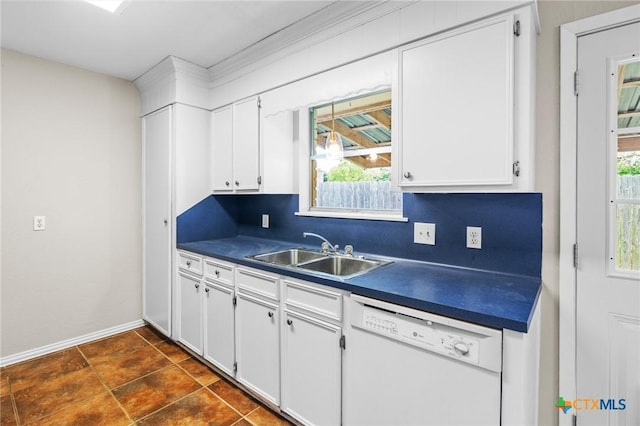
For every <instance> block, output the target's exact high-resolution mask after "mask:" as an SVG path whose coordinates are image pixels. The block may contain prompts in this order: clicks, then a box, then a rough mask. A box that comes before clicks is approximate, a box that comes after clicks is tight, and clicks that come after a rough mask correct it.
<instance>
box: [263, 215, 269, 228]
mask: <svg viewBox="0 0 640 426" xmlns="http://www.w3.org/2000/svg"><path fill="white" fill-rule="evenodd" d="M262 227H263V228H268V227H269V215H268V214H263V215H262Z"/></svg>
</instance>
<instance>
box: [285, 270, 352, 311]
mask: <svg viewBox="0 0 640 426" xmlns="http://www.w3.org/2000/svg"><path fill="white" fill-rule="evenodd" d="M283 282H284V300H285V303H286V304H287V307H289V308H296V309H298V310H302V311H306V312H309V313H314V314H317V315H320V316H323V317H325V318H328V319H332V320H336V321H342V294H340V293H338V292H336V291H331V290H329V289H326V288H324V287H320V286H317V285H315V284H310V283H302V282H299V281H292V280H284V281H283Z"/></svg>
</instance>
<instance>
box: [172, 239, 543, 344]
mask: <svg viewBox="0 0 640 426" xmlns="http://www.w3.org/2000/svg"><path fill="white" fill-rule="evenodd" d="M177 247H178V249H181V250H187V251H190V252H194V253H198V254H201V255H204V256H211V257H215V258H218V259H221V260H226V261H229V262H233V263H236V264H240V265H245V266H250V267H253V268H257V269H262V270H265V271H269V272H274V273H277V274H281V275H286V276H290V277H294V278H299V279H302V280H306V281H310V282H315V283H317V284H322V285H326V286H330V287H334V288H339V289H342V290H346V291H349V292H351V293H355V294H360V295H363V296H368V297H373V298H377V299H381V300H385V301H388V302H391V303H396V304H399V305H403V306H408V307H411V308H415V309H420V310H423V311H427V312H431V313H434V314H439V315H445V316H448V317H451V318H455V319H459V320H462V321H469V322H473V323H476V324H480V325H484V326H487V327H493V328H498V329H503V328H504V329H509V330H514V331H519V332H525V333H526V332H527V331H528V329H529V324H530V322H531V318H532V317H533V313H534V310H535V307H536V304H537V303H538V298H539V297H540V291H541V289H542V282H541V280H540V278H536V277H529V276H523V275H514V274H504V273H497V272H491V271H482V270H475V269H469V268H460V267H455V266H449V265H442V264H434V263H429V262H419V261H414V260H406V259H399V258H388V257H382V256H378V255H371V256H368V255H367V254H366V253H358V252H357V251H356V253H355V254H356V255H365V256H367V257H373V258H384V259H385V260H393V263H391V264H388V265H385V266H381V267H379V268H377V269H375V270H373V271H371V272H368V273H365V274H362V275H358V276H355V277H353V278H348V279H343V278H339V277H332V276H327V275H323V274H316V273H313V272H306V271H304V272H301V271H300V270H299V269H294V268H288V267H281V266H277V265H272V264H268V263H264V262H258V261H254V260H250V259H246V256H250V255H255V254H259V253H265V252H270V251H276V250H283V249H288V248H293V247H306V248H312V249H315V250H317V249H318V248H319V247H318V246H317V245H315V246H308V245H301V244H297V243H292V242H286V241H276V240H268V239H261V238H254V237H244V236H238V237H234V238H223V239H217V240H208V241H197V242H190V243H182V244H178V246H177Z"/></svg>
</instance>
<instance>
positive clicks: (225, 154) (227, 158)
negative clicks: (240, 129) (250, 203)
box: [211, 105, 233, 191]
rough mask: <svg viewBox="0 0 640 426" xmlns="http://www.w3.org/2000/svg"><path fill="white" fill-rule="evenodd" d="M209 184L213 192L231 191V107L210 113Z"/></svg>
mask: <svg viewBox="0 0 640 426" xmlns="http://www.w3.org/2000/svg"><path fill="white" fill-rule="evenodd" d="M211 184H212V186H213V190H214V191H231V190H233V185H232V184H233V106H232V105H229V106H226V107H222V108H220V109H217V110H215V111H213V112H212V113H211Z"/></svg>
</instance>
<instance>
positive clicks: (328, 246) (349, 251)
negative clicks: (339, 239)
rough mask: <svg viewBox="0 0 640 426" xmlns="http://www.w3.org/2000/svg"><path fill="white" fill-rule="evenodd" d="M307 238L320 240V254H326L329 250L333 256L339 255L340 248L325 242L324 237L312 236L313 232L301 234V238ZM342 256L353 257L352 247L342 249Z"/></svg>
mask: <svg viewBox="0 0 640 426" xmlns="http://www.w3.org/2000/svg"><path fill="white" fill-rule="evenodd" d="M307 237H316V238H319V239H321V240H322V241H323V242H322V252H323V253H328V252H329V249H331V250H333V252H334V253H335V254H340V247H339V246H338V245H337V244H336V245H335V246H334V245H333V244H331V242H330V241H329V240H327V239H326V238H325V237H323V236H322V235H319V234H314V233H313V232H303V233H302V238H307ZM344 254H345V255H347V256H353V246H350V245H347V246H345V248H344Z"/></svg>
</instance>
